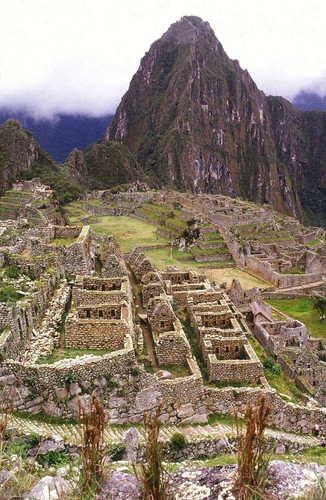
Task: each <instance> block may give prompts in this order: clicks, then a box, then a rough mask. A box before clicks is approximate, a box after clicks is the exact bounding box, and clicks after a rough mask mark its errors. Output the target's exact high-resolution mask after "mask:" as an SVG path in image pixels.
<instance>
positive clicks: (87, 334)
mask: <svg viewBox="0 0 326 500" xmlns="http://www.w3.org/2000/svg"><path fill="white" fill-rule="evenodd" d="M128 334H131V331H130V327H129V325H128V323H127V322H126V321H125V320H107V319H103V320H101V319H77V318H76V317H75V316H74V315H73V314H68V316H67V319H66V323H65V340H66V348H67V349H105V350H119V349H123V346H124V337H125V336H126V335H128Z"/></svg>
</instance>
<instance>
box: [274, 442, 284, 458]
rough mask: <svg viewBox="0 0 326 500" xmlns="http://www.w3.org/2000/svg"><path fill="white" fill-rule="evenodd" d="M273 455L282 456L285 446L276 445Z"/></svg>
mask: <svg viewBox="0 0 326 500" xmlns="http://www.w3.org/2000/svg"><path fill="white" fill-rule="evenodd" d="M274 453H275V455H284V453H285V445H284V444H280V443H279V444H278V445H276V446H275V450H274Z"/></svg>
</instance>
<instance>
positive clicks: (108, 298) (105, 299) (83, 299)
mask: <svg viewBox="0 0 326 500" xmlns="http://www.w3.org/2000/svg"><path fill="white" fill-rule="evenodd" d="M128 292H129V290H128V284H127V282H124V283H123V285H122V290H121V291H119V290H113V291H112V292H98V291H92V290H81V289H78V288H77V289H75V288H74V289H73V299H74V300H75V303H76V305H77V306H81V305H93V306H96V305H102V304H117V303H118V302H122V301H124V300H126V301H127V300H128V299H129V293H128Z"/></svg>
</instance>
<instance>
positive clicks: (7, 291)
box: [0, 285, 22, 303]
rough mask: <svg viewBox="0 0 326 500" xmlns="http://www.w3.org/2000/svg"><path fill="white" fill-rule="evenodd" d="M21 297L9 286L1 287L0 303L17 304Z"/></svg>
mask: <svg viewBox="0 0 326 500" xmlns="http://www.w3.org/2000/svg"><path fill="white" fill-rule="evenodd" d="M21 298H22V295H21V294H20V293H19V292H17V290H16V289H15V288H14V287H13V286H11V285H2V286H1V288H0V302H7V303H10V302H13V303H15V302H18V300H20V299H21Z"/></svg>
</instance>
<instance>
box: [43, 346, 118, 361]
mask: <svg viewBox="0 0 326 500" xmlns="http://www.w3.org/2000/svg"><path fill="white" fill-rule="evenodd" d="M110 352H112V351H107V350H99V351H97V350H95V349H62V348H59V347H58V348H57V349H54V350H53V352H52V354H51V356H49V357H48V358H39V359H38V361H37V362H38V363H39V364H47V365H52V364H53V363H56V361H60V360H61V359H67V358H69V359H74V358H77V356H84V355H85V354H94V355H95V356H103V355H104V354H109V353H110Z"/></svg>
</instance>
